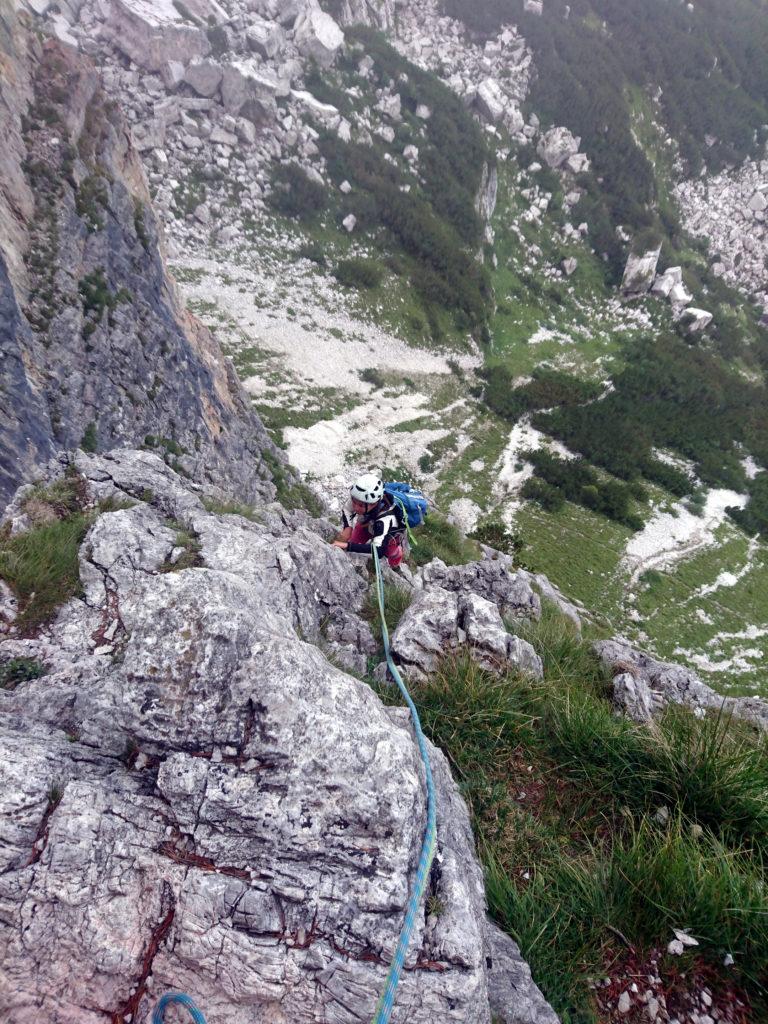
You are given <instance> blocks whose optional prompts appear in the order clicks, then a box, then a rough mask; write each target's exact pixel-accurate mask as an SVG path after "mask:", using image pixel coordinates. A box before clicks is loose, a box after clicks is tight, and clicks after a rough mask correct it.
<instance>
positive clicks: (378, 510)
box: [332, 473, 406, 569]
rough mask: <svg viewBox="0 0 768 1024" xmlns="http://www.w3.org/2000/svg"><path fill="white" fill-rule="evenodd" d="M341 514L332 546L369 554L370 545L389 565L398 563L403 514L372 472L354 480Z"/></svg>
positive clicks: (399, 560) (402, 538)
mask: <svg viewBox="0 0 768 1024" xmlns="http://www.w3.org/2000/svg"><path fill="white" fill-rule="evenodd" d="M341 516H342V524H343V526H342V530H341V532H340V533H339V535H338V537H337V538H336V539H335V540H334V541H333V542H332V543H333V545H334V547H337V548H342V549H343V550H344V551H352V552H355V553H359V554H363V555H370V554H371V553H372V545H373V546H375V547H376V549H377V551H378V552H379V554H382V553H383V554H384V555H386V558H387V561H388V562H389V565H390V567H391V568H393V569H396V568H397V566H398V565H400V563H401V562H402V560H403V556H404V554H405V550H404V544H405V534H406V524H405V516H404V514H403V511H402V508H401V507H400V506H399V505H398V504H397V503H396V502H395V501H394V500H393V498H391V497H390V496H389V495H388V494H385V493H384V482H383V481H382V480H380V479H379V477H378V476H377V475H376V474H375V473H363V475H362V476H359V477H358V478H357V480H355V482H354V483H353V484H352V486H351V487H350V489H349V501H348V502H347V503H346V505H345V506H344V507H343V509H342V511H341Z"/></svg>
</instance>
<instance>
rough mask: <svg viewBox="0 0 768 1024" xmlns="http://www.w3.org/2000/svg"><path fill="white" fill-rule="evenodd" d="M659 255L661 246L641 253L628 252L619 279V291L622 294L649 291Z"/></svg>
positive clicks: (640, 293)
mask: <svg viewBox="0 0 768 1024" xmlns="http://www.w3.org/2000/svg"><path fill="white" fill-rule="evenodd" d="M660 255H661V246H659V247H658V249H651V250H649V251H648V252H646V253H643V254H642V255H638V256H636V255H635V254H634V253H632V254H630V256H629V258H628V259H627V265H626V267H625V268H624V277H623V278H622V281H621V291H622V292H623V293H624V295H630V296H631V295H644V294H645V293H646V292H648V291H650V288H651V285H652V284H653V281H654V279H655V277H656V267H657V266H658V262H659V256H660Z"/></svg>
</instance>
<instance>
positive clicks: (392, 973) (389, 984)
mask: <svg viewBox="0 0 768 1024" xmlns="http://www.w3.org/2000/svg"><path fill="white" fill-rule="evenodd" d="M373 561H374V564H375V566H376V591H377V594H378V598H379V614H380V616H381V634H382V637H383V639H384V653H385V655H386V658H387V665H388V666H389V671H390V672H391V673H392V675H393V677H394V679H395V682H396V683H397V685H398V686H399V688H400V692H401V693H402V695H403V697H404V698H405V702H406V704H407V705H408V708H409V710H410V712H411V719H412V721H413V729H414V732H415V733H416V742H417V743H418V745H419V751H420V753H421V759H422V761H423V762H424V773H425V775H426V780H427V825H426V829H425V830H424V842H423V843H422V846H421V856H420V857H419V866H418V868H417V870H416V878H415V879H414V883H413V889H412V890H411V896H410V899H409V900H408V907H407V909H406V912H405V920H404V921H403V926H402V928H401V930H400V937H399V939H398V940H397V949H396V950H395V956H394V959H393V960H392V964H391V966H390V968H389V973H388V974H387V980H386V982H385V984H384V991H383V992H382V993H381V997H380V999H379V1002H378V1004H377V1006H376V1012H375V1013H374V1016H373V1021H372V1024H387V1022H388V1021H389V1018H390V1016H391V1014H392V1010H393V1009H394V1006H395V993H396V991H397V986H398V984H399V982H400V974H401V973H402V970H403V964H404V963H405V954H406V953H407V952H408V945H409V943H410V941H411V936H412V934H413V929H414V925H415V924H416V915H417V913H418V910H419V906H420V904H421V900H422V897H423V896H424V891H425V889H426V888H427V882H428V880H429V871H430V868H431V867H432V861H433V860H434V856H435V850H436V848H437V821H436V811H435V804H436V800H435V784H434V782H433V781H432V768H431V767H430V764H429V755H428V753H427V743H426V740H425V739H424V733H423V732H422V731H421V722H420V721H419V713H418V711H417V710H416V705H415V704H414V703H413V701H412V700H411V695H410V694H409V693H408V691H407V689H406V688H405V684H404V683H403V680H402V678H401V677H400V673H399V672H398V670H397V666H396V665H395V663H394V661H393V660H392V653H391V651H390V649H389V630H388V629H387V623H386V620H385V618H384V578H383V576H382V573H381V565H380V564H379V553H378V551H377V549H376V548H375V547H373Z"/></svg>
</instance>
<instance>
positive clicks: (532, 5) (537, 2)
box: [523, 0, 544, 17]
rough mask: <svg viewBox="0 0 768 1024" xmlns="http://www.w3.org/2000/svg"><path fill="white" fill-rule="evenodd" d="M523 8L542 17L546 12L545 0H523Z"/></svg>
mask: <svg viewBox="0 0 768 1024" xmlns="http://www.w3.org/2000/svg"><path fill="white" fill-rule="evenodd" d="M523 10H524V11H528V13H529V14H536V15H538V16H539V17H541V16H542V15H543V14H544V0H523Z"/></svg>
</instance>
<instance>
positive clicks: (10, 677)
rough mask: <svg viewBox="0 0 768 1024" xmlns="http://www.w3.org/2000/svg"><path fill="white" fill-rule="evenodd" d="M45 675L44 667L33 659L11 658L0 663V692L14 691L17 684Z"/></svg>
mask: <svg viewBox="0 0 768 1024" xmlns="http://www.w3.org/2000/svg"><path fill="white" fill-rule="evenodd" d="M45 673H46V668H45V665H43V664H42V662H39V661H37V659H35V658H11V659H10V660H9V661H3V662H0V690H15V689H16V687H17V686H18V685H19V683H25V682H26V681H27V680H28V679H39V678H40V676H44V675H45Z"/></svg>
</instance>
